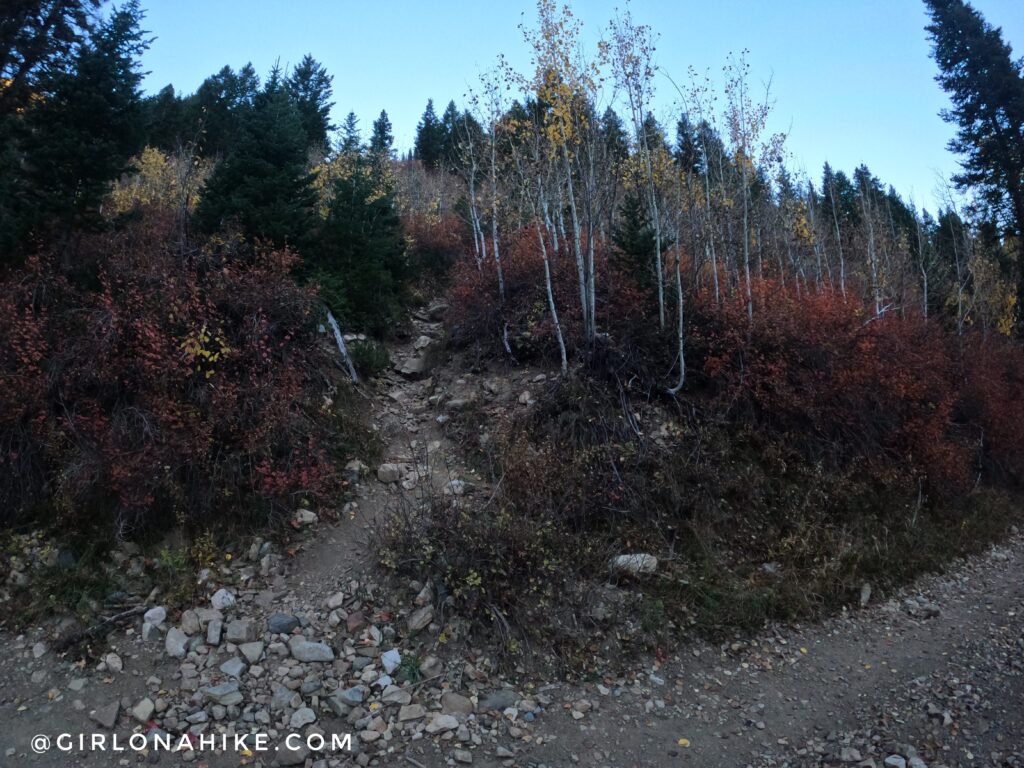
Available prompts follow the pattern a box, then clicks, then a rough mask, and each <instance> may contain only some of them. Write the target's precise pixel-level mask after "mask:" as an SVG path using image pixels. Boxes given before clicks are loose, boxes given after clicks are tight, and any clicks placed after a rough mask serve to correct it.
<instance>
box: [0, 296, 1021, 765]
mask: <svg viewBox="0 0 1024 768" xmlns="http://www.w3.org/2000/svg"><path fill="white" fill-rule="evenodd" d="M442 311H443V309H442V308H441V307H432V308H431V309H429V310H427V311H425V312H423V313H422V314H420V315H417V316H416V317H415V319H414V321H413V322H414V333H413V334H412V335H411V336H410V338H409V339H408V341H407V342H406V343H403V344H401V345H398V346H397V347H396V348H394V349H393V350H392V352H393V359H394V360H395V361H396V370H395V371H393V372H390V373H388V374H385V375H384V376H382V377H381V378H379V379H377V380H376V381H375V382H374V383H373V384H372V385H369V386H368V388H367V389H368V392H369V393H370V395H371V396H372V398H373V409H374V423H375V425H376V427H377V429H378V431H379V434H380V437H381V439H382V442H383V444H384V445H385V446H386V448H385V457H384V460H383V461H382V462H381V463H380V464H379V465H378V466H376V467H373V468H368V467H366V466H364V465H361V464H360V463H359V462H354V463H352V464H351V465H350V466H349V468H348V472H349V473H350V475H351V480H352V481H353V483H354V485H355V494H354V499H353V500H352V501H351V502H349V503H348V504H346V506H345V507H344V509H342V510H341V512H340V515H339V519H338V520H336V521H331V520H328V519H326V516H323V517H324V519H320V518H321V515H318V514H317V513H316V512H314V511H309V510H299V511H297V512H296V519H295V524H296V525H297V526H299V527H300V528H301V529H302V530H303V532H304V533H303V537H304V538H303V539H302V541H303V542H304V543H303V544H302V547H301V551H300V552H299V553H298V554H297V555H296V556H295V557H288V556H287V553H283V552H279V551H277V550H276V548H275V546H274V545H272V544H271V543H269V542H262V541H260V540H257V541H255V542H254V543H253V544H252V547H251V549H250V550H249V552H248V553H247V555H246V556H245V557H243V558H237V559H236V561H235V562H232V563H229V564H225V565H223V566H222V567H219V568H215V569H213V570H212V571H210V572H208V573H204V574H201V578H203V587H202V590H201V591H202V593H203V594H205V596H206V597H205V599H204V600H203V601H201V602H199V603H197V604H196V605H195V606H194V607H193V608H192V609H190V610H186V611H184V612H183V613H181V614H177V613H176V612H175V613H171V612H169V611H167V610H165V609H164V608H162V607H160V605H159V597H158V596H151V597H152V598H153V599H149V598H148V597H147V596H145V595H143V596H140V599H142V600H144V601H145V602H146V604H147V606H149V607H150V610H149V611H147V613H146V614H145V616H144V617H143V616H142V615H140V616H137V617H133V618H132V620H130V621H128V622H126V623H124V624H123V625H121V626H119V627H117V628H115V629H113V630H112V631H111V632H110V634H109V635H108V637H107V638H106V642H105V643H102V644H101V645H102V647H101V649H100V650H98V651H97V653H96V655H95V656H94V657H91V658H90V659H89V660H88V661H83V660H80V656H79V655H76V654H75V653H69V654H61V653H59V652H58V650H57V649H58V646H59V642H58V641H59V637H60V635H61V634H62V633H65V632H66V631H67V629H68V625H67V623H66V622H62V621H60V619H59V617H55V618H54V620H53V623H52V625H46V626H40V627H38V628H36V629H34V631H32V632H29V633H26V634H24V635H17V636H15V635H12V634H10V633H9V632H5V631H0V647H2V648H3V649H4V651H5V652H4V653H3V654H2V655H0V765H2V766H22V765H28V766H108V765H110V766H114V765H136V764H159V765H171V766H173V765H185V764H189V765H206V766H214V767H217V766H238V765H264V766H269V765H307V766H313V767H314V768H329V767H333V766H339V765H350V764H356V765H360V766H366V765H379V766H406V767H409V766H411V767H412V768H434V767H435V766H448V765H475V766H487V767H490V766H504V767H506V768H513V767H516V768H540V766H548V767H549V768H562V767H563V766H575V765H580V766H594V767H602V766H607V767H608V768H631V767H632V766H637V767H639V766H765V767H767V766H839V765H845V766H875V767H876V768H883V766H884V767H885V768H908V767H909V768H922V767H924V766H927V767H929V768H938V767H939V766H949V767H952V766H961V765H963V766H1017V765H1020V766H1024V538H1021V537H1020V536H1016V537H1015V538H1013V539H1012V540H1010V541H1009V542H1007V543H1006V544H1005V545H1003V546H1001V547H997V548H995V549H992V550H991V551H989V552H988V553H986V554H985V555H983V556H980V557H977V558H974V559H971V560H967V561H962V562H959V563H957V564H955V565H954V566H952V567H951V568H950V570H949V571H948V572H946V573H945V574H941V575H935V576H929V577H926V578H924V579H922V580H920V581H919V582H917V583H916V584H914V585H912V586H911V587H909V588H907V589H906V590H904V591H903V592H901V593H899V594H894V595H886V596H883V597H877V596H874V597H873V596H872V595H870V594H869V590H867V591H866V592H865V594H864V595H863V597H864V600H863V601H862V602H863V603H864V605H862V606H859V607H851V608H850V609H849V610H848V611H846V612H844V613H843V614H841V615H839V616H837V617H834V618H833V619H830V620H828V621H826V622H823V623H821V624H815V625H807V626H772V627H768V628H766V629H764V630H763V631H762V632H761V633H759V634H758V635H757V636H755V637H752V638H747V639H743V640H736V641H734V642H727V643H724V644H721V645H710V644H708V643H704V642H698V641H684V642H683V643H681V644H680V646H679V647H678V648H676V649H675V650H674V651H673V652H672V653H670V655H669V656H668V657H667V658H663V659H660V660H655V659H640V660H637V661H636V662H635V663H634V664H633V665H632V666H631V668H630V669H629V671H628V672H625V673H623V672H621V671H620V672H617V673H614V674H611V673H610V674H609V675H607V676H605V677H598V678H595V679H592V680H589V681H578V680H577V681H572V682H565V681H560V680H547V681H545V680H538V679H531V678H530V676H529V675H528V674H526V673H525V672H521V673H520V674H519V676H518V678H517V679H504V678H503V677H502V675H501V674H500V672H499V670H500V666H499V664H498V663H497V661H496V659H495V658H493V655H492V654H491V653H490V652H489V651H488V650H487V649H483V648H474V647H472V646H471V645H470V644H469V643H468V642H451V643H447V642H445V638H444V637H443V635H444V633H445V632H446V631H447V629H448V627H447V617H446V616H445V615H444V602H443V600H441V599H439V598H440V596H439V595H437V594H435V591H434V590H433V589H432V588H431V586H430V585H423V584H417V583H412V584H405V585H400V586H399V587H398V588H396V587H395V585H394V582H393V580H389V577H387V575H386V574H384V573H382V572H381V571H380V570H379V567H378V565H377V559H376V556H375V552H374V551H373V550H374V538H373V534H374V530H375V526H376V524H377V523H378V521H379V520H380V517H381V515H382V514H383V512H384V511H385V510H387V509H388V508H389V506H390V505H395V504H401V503H415V500H416V499H417V497H419V496H421V495H423V494H427V493H437V494H442V495H447V496H449V497H451V498H456V499H458V500H459V503H464V504H467V505H469V506H470V508H473V505H476V504H478V503H480V504H482V502H483V500H485V499H486V498H487V496H488V494H489V493H490V491H491V489H490V488H489V486H488V484H487V483H486V481H485V480H484V479H483V478H480V477H479V476H477V475H476V474H474V472H473V471H472V470H471V469H469V468H468V467H467V466H466V464H465V463H464V462H463V460H462V458H461V450H462V447H461V446H459V445H457V444H454V443H453V442H452V441H451V440H449V439H447V438H446V437H445V434H444V428H443V425H444V422H445V420H446V418H447V416H448V414H450V413H451V412H452V411H453V410H457V409H459V408H462V407H465V406H466V404H467V403H468V402H470V401H472V400H478V401H480V402H482V403H485V404H489V405H494V406H500V407H504V408H527V407H530V404H531V402H532V401H531V396H530V388H531V387H534V388H536V386H537V385H539V384H540V382H541V381H543V380H544V379H545V378H550V377H551V376H553V375H554V374H551V373H550V372H547V373H545V372H539V371H528V372H524V371H519V372H511V373H510V372H507V371H505V372H498V373H494V374H491V375H487V376H484V375H472V374H469V373H463V372H461V371H455V370H453V369H452V366H441V367H439V368H435V369H433V370H431V363H432V362H434V359H435V358H436V355H434V353H433V348H435V347H436V346H437V345H438V340H439V339H440V337H441V334H442V328H441V323H440V322H439V320H440V314H441V312H442ZM124 557H125V562H126V566H127V567H134V566H137V564H135V560H137V559H138V557H137V553H134V552H133V551H132V550H131V548H128V549H126V551H125V553H124ZM133 564H134V566H133ZM62 733H67V734H72V735H73V736H74V739H75V740H76V741H74V742H72V748H71V749H68V750H63V749H60V748H58V745H57V743H56V739H57V736H58V734H62ZM94 733H97V734H102V735H104V736H105V737H106V739H107V740H108V741H107V742H106V749H105V750H100V749H98V748H97V749H87V748H85V749H83V748H79V747H80V745H79V744H78V742H77V738H78V734H94ZM133 734H134V739H135V740H134V741H133V742H129V739H131V738H132V737H133ZM240 734H263V735H264V736H265V737H266V739H267V743H266V744H263V745H260V744H259V743H258V742H257V741H256V740H254V739H251V740H249V741H248V742H246V743H244V744H243V746H242V747H240V748H236V747H235V745H234V743H233V742H232V741H231V740H230V739H228V740H227V741H225V740H224V739H225V737H233V736H234V735H240ZM289 734H292V735H298V737H299V738H297V739H295V738H293V739H292V740H291V741H290V742H289V741H287V737H288V735H289ZM332 734H337V735H345V734H350V735H351V750H343V751H332V750H331V749H329V748H328V749H326V750H325V751H322V752H313V751H311V750H310V749H309V746H310V745H312V746H316V745H317V743H318V737H320V736H322V737H323V738H324V740H325V741H326V742H327V745H328V747H329V746H330V739H331V736H332ZM40 735H41V736H45V737H47V738H48V739H49V744H48V749H45V750H41V751H40V750H37V749H34V747H36V748H37V747H39V746H41V743H40V742H39V741H38V740H36V741H34V737H37V736H40ZM115 735H116V736H117V737H118V738H119V739H120V740H121V744H122V746H123V747H124V751H122V752H114V751H112V741H111V739H113V737H114V736H115ZM89 738H91V737H89ZM161 739H163V740H164V742H163V743H167V740H169V741H170V743H171V744H172V745H173V746H174V747H178V749H177V750H176V751H169V750H167V749H166V748H164V747H163V746H162V743H161ZM203 739H206V740H207V741H206V742H205V743H204V741H203ZM143 745H144V748H141V749H137V748H136V746H143ZM86 746H88V743H87V744H86Z"/></svg>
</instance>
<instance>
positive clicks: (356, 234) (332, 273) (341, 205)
mask: <svg viewBox="0 0 1024 768" xmlns="http://www.w3.org/2000/svg"><path fill="white" fill-rule="evenodd" d="M353 159H354V162H352V163H351V164H350V165H349V166H348V168H347V169H346V173H344V174H343V175H342V176H341V178H339V179H337V180H336V181H335V183H334V189H333V195H332V197H331V205H330V209H329V211H328V214H327V219H326V221H325V222H324V225H323V228H322V230H321V234H320V238H319V241H318V244H317V247H316V249H315V250H314V252H313V255H312V257H311V259H310V273H311V276H312V277H313V279H314V280H316V282H318V283H319V284H320V286H321V295H322V296H323V298H324V300H325V301H326V302H327V304H328V305H329V306H330V307H331V309H332V310H334V312H335V313H336V314H338V315H339V316H341V317H343V318H344V320H345V324H346V326H348V327H354V328H359V329H362V330H365V331H369V332H372V333H382V332H384V331H385V330H386V329H387V327H388V325H389V323H390V321H391V320H392V319H393V315H394V311H395V309H396V308H397V305H398V298H399V293H400V291H401V288H402V286H403V285H404V283H405V281H406V280H407V279H408V276H409V275H408V266H407V263H406V254H405V243H404V239H403V236H402V227H401V221H400V219H399V217H398V211H397V209H396V206H395V200H394V192H393V190H392V188H391V186H390V184H389V183H388V181H387V178H386V175H381V173H380V172H379V170H378V169H377V168H376V167H375V164H373V163H371V162H369V161H368V160H367V159H366V158H365V157H364V156H362V155H355V156H354V157H353Z"/></svg>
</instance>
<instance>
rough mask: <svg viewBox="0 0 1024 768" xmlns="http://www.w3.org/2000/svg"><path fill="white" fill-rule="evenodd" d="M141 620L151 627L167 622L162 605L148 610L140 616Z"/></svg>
mask: <svg viewBox="0 0 1024 768" xmlns="http://www.w3.org/2000/svg"><path fill="white" fill-rule="evenodd" d="M142 620H143V621H145V622H147V623H149V624H152V625H153V626H156V627H158V626H160V625H161V624H163V623H164V622H165V621H166V620H167V609H166V608H164V607H163V606H162V605H158V606H156V607H154V608H150V609H149V610H148V611H146V612H145V613H144V614H142Z"/></svg>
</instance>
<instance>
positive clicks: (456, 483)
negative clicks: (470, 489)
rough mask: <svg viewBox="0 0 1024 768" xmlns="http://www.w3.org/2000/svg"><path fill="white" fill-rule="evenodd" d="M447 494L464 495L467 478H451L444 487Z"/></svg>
mask: <svg viewBox="0 0 1024 768" xmlns="http://www.w3.org/2000/svg"><path fill="white" fill-rule="evenodd" d="M444 492H445V495H446V496H462V495H463V494H464V493H465V492H466V481H465V480H459V479H455V480H449V481H448V483H447V484H446V485H445V487H444Z"/></svg>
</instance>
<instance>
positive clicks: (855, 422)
mask: <svg viewBox="0 0 1024 768" xmlns="http://www.w3.org/2000/svg"><path fill="white" fill-rule="evenodd" d="M503 253H504V258H503V268H504V275H505V284H506V301H505V304H504V305H503V306H502V305H500V304H499V302H498V300H497V297H498V291H497V279H496V276H495V268H494V264H493V263H492V262H488V263H487V264H484V265H482V268H480V269H478V268H477V265H476V264H475V263H474V262H473V260H471V259H463V260H461V261H460V262H458V263H457V264H456V265H455V266H454V268H453V270H452V286H451V288H450V291H449V299H450V302H451V304H452V321H453V323H454V327H453V332H454V333H453V338H454V339H455V340H456V341H457V342H458V341H459V340H460V339H462V340H467V341H473V342H474V343H480V342H481V340H490V347H491V349H492V350H493V351H494V352H495V353H496V354H501V351H500V350H501V344H502V339H503V337H504V335H505V334H506V332H507V338H509V339H510V340H511V342H512V348H513V350H514V352H515V353H516V355H517V356H519V355H520V354H521V353H524V352H526V353H528V354H530V355H533V356H546V357H549V358H551V359H554V356H555V354H556V349H557V347H556V345H555V341H554V335H553V326H552V324H551V321H550V313H549V311H548V304H547V296H546V293H545V290H544V267H543V261H542V259H541V254H540V251H539V246H538V245H537V239H536V233H535V232H534V231H533V230H532V229H526V230H521V231H519V232H516V233H513V234H512V235H510V236H508V237H506V244H505V247H504V248H503ZM597 258H598V262H599V265H598V266H599V268H598V275H599V280H598V283H597V292H598V296H597V303H598V322H599V330H601V331H602V332H605V333H606V338H607V340H608V343H609V344H610V346H611V347H612V349H613V350H614V352H615V354H614V355H613V359H614V360H615V364H616V365H618V366H620V367H621V366H626V367H628V368H630V370H629V371H628V372H627V373H628V375H623V371H621V370H620V371H618V374H617V375H618V376H619V378H621V379H623V380H625V379H628V378H630V377H633V379H634V380H643V385H642V386H640V387H639V389H644V390H646V391H648V392H652V391H664V388H665V387H666V386H667V383H668V382H669V378H670V377H669V373H668V372H669V371H671V370H672V369H673V367H674V365H675V362H674V359H673V354H674V351H675V341H674V337H673V336H672V334H671V332H661V331H659V329H658V323H657V317H656V314H655V312H656V306H655V305H654V304H653V303H652V302H651V300H650V297H649V296H647V294H646V293H645V292H644V291H643V289H642V288H641V287H640V286H637V285H635V284H634V282H633V281H631V279H630V278H629V277H628V275H626V274H624V273H621V272H619V271H616V270H615V269H614V265H613V264H611V263H609V259H608V258H607V255H606V254H602V253H598V255H597ZM684 270H685V272H686V273H687V274H689V266H688V264H687V263H686V262H685V260H684ZM552 272H553V283H554V289H555V290H554V292H555V297H556V301H557V303H558V307H559V310H560V319H561V322H562V326H563V331H564V332H565V334H566V341H567V343H568V344H569V346H570V348H572V347H573V346H574V345H575V346H576V347H577V348H578V345H579V340H578V329H579V325H578V322H577V319H578V316H579V297H578V294H577V289H576V274H575V265H574V264H573V262H572V259H571V257H570V255H568V254H564V253H563V254H560V255H557V256H554V257H553V270H552ZM753 290H754V294H755V295H754V300H755V311H754V313H753V320H750V319H749V318H748V315H747V308H746V302H745V299H744V298H742V297H740V296H739V295H735V296H732V297H725V298H723V299H722V300H721V301H720V302H718V303H716V302H715V301H714V299H713V297H712V296H711V295H710V293H709V292H708V291H696V292H693V293H691V294H690V295H688V297H687V318H686V333H687V340H686V344H687V368H688V376H689V379H688V382H689V383H688V385H687V387H686V388H685V389H684V390H683V392H682V397H683V398H684V399H686V400H689V401H691V404H692V405H693V406H695V407H696V412H698V413H701V414H704V415H705V416H707V417H708V418H709V419H710V420H711V421H712V422H714V423H719V424H720V423H729V424H733V425H736V426H738V427H744V426H746V427H750V426H753V427H755V428H757V429H759V430H763V431H765V433H766V434H771V435H774V436H776V437H777V438H779V439H782V440H784V441H785V442H786V443H787V444H789V445H791V446H795V447H798V448H799V449H800V451H801V452H802V453H803V454H804V456H805V457H806V459H807V460H808V461H809V462H811V463H812V464H815V463H822V464H823V465H824V466H833V467H835V466H845V465H848V464H849V462H851V461H858V462H862V463H865V465H866V466H868V467H875V468H877V469H878V470H879V471H882V472H884V471H886V469H887V468H889V467H894V466H898V467H900V468H902V469H905V470H908V471H909V474H910V475H911V476H913V477H916V478H918V479H920V480H921V481H922V482H923V483H927V486H928V487H929V488H931V489H932V490H934V491H935V492H936V493H937V494H939V495H947V494H956V493H958V492H962V491H964V490H965V489H967V488H968V487H969V485H970V484H971V483H972V482H973V481H974V479H975V478H976V476H977V473H978V471H979V469H981V468H983V467H999V468H1002V469H1004V470H1009V471H1012V472H1013V473H1015V474H1019V473H1020V472H1022V471H1024V436H1022V434H1024V433H1022V432H1021V431H1020V430H1019V429H1017V428H1016V426H1017V425H1018V424H1020V423H1022V421H1024V352H1022V351H1021V350H1020V349H1019V348H1017V347H1015V346H1013V345H1012V344H1011V343H1010V342H1009V341H1007V340H1004V339H999V338H982V337H981V336H980V335H977V336H974V335H972V336H968V337H965V338H963V339H958V338H957V337H956V336H954V335H953V334H952V333H951V332H949V331H948V330H947V329H944V328H943V327H942V326H941V325H940V324H938V323H935V322H929V321H926V320H925V319H924V318H921V317H920V316H917V315H915V314H913V313H909V314H907V315H905V316H904V315H900V314H898V313H890V314H886V315H882V316H881V317H875V316H874V314H873V312H872V311H871V310H870V308H868V307H866V306H865V305H863V304H862V303H860V302H859V301H856V300H847V299H845V298H843V297H842V296H841V295H839V294H838V293H837V292H831V291H825V292H822V293H807V292H804V293H803V294H802V295H797V294H796V293H794V292H792V291H787V290H786V289H785V288H784V287H783V286H781V285H780V284H778V283H776V282H774V281H771V280H762V281H757V282H755V285H754V287H753ZM669 298H670V299H671V298H672V297H671V296H670V297H669ZM669 311H670V313H672V314H674V312H675V308H674V306H671V305H670V307H669ZM670 330H671V329H670ZM592 362H593V361H592ZM659 376H660V377H661V378H660V379H657V377H659Z"/></svg>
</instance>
